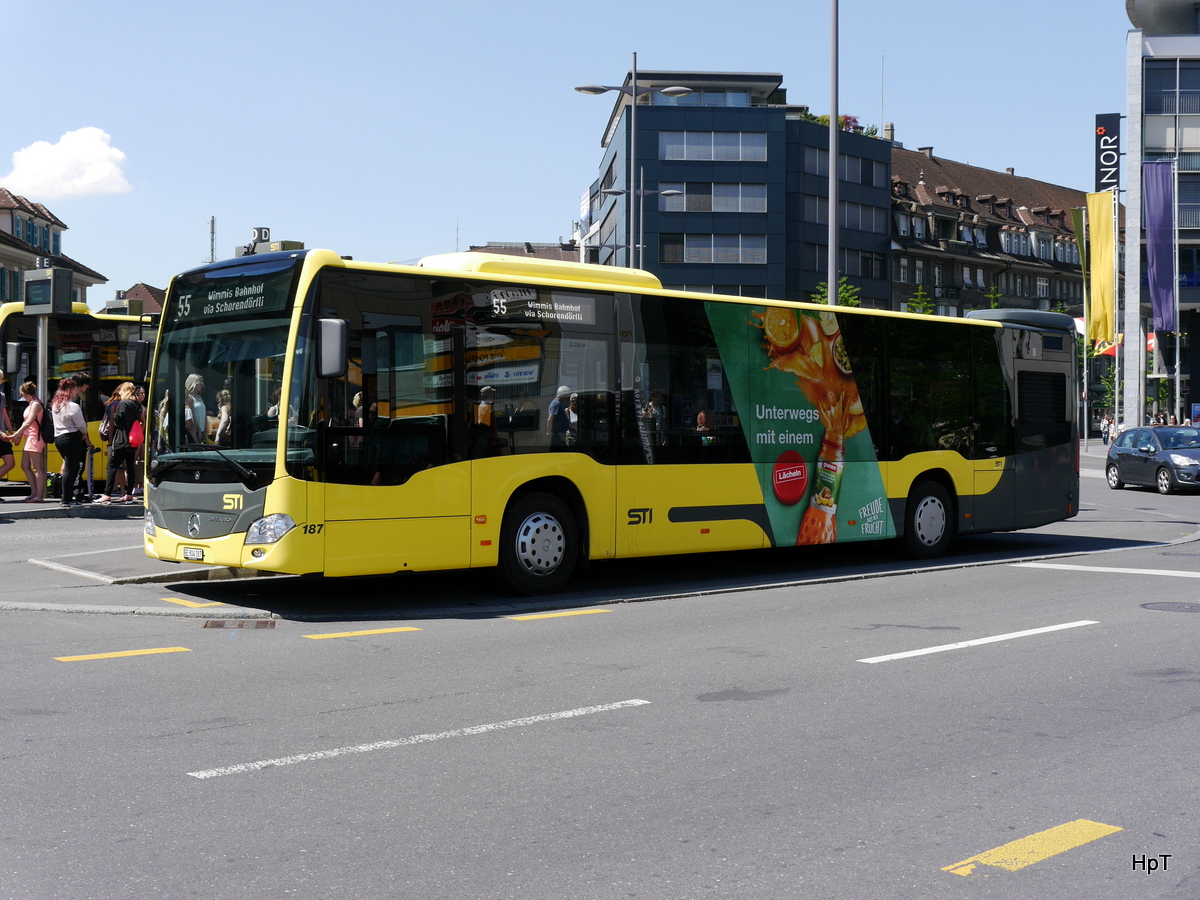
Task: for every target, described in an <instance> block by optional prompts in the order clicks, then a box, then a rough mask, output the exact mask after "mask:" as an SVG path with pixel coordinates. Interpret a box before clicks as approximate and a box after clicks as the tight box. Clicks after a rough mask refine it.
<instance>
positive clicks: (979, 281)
mask: <svg viewBox="0 0 1200 900" xmlns="http://www.w3.org/2000/svg"><path fill="white" fill-rule="evenodd" d="M975 284H976V285H978V287H979V289H980V290H981V291H982V290H983V289H984V288H985V287H987V282H986V281H984V279H983V269H976V270H975Z"/></svg>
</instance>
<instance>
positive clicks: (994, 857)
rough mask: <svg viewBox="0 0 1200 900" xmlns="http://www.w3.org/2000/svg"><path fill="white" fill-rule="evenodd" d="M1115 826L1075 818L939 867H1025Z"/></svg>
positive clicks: (961, 870)
mask: <svg viewBox="0 0 1200 900" xmlns="http://www.w3.org/2000/svg"><path fill="white" fill-rule="evenodd" d="M1121 830H1122V829H1120V828H1118V827H1117V826H1115V825H1105V824H1103V823H1102V822H1091V821H1089V820H1087V819H1076V820H1075V821H1074V822H1068V823H1067V824H1066V825H1059V826H1057V827H1056V828H1048V829H1047V830H1045V831H1039V832H1038V833H1037V834H1031V835H1029V837H1023V838H1021V839H1020V840H1016V841H1011V842H1010V843H1007V844H1005V845H1004V846H1002V847H996V848H995V849H994V850H985V851H984V852H983V853H979V854H976V855H975V856H972V857H970V858H969V859H964V860H963V861H962V862H959V863H955V864H954V865H952V866H945V867H943V868H942V871H943V872H953V873H954V874H955V875H962V876H964V877H965V876H967V875H970V874H971V873H972V872H974V871H975V867H976V866H995V867H996V868H999V869H1007V870H1008V871H1009V872H1016V871H1017V870H1018V869H1023V868H1025V867H1026V866H1032V865H1033V864H1034V863H1038V862H1041V861H1042V860H1044V859H1049V858H1050V857H1051V856H1057V855H1058V854H1060V853H1064V852H1066V851H1067V850H1073V849H1075V848H1076V847H1081V846H1083V845H1084V844H1087V843H1090V842H1091V841H1094V840H1097V839H1098V838H1102V837H1105V836H1106V835H1110V834H1114V833H1115V832H1118V831H1121Z"/></svg>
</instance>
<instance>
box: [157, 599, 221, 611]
mask: <svg viewBox="0 0 1200 900" xmlns="http://www.w3.org/2000/svg"><path fill="white" fill-rule="evenodd" d="M161 599H162V601H163V602H164V603H178V604H179V605H180V606H186V607H189V608H190V609H205V608H206V607H209V606H224V605H225V604H224V603H218V602H217V601H215V600H214V601H213V602H212V603H197V602H196V601H195V600H178V599H176V598H175V597H162V598H161Z"/></svg>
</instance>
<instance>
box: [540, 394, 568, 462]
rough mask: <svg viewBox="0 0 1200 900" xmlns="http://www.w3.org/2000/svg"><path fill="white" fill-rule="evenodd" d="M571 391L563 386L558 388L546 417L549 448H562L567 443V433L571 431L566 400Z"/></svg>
mask: <svg viewBox="0 0 1200 900" xmlns="http://www.w3.org/2000/svg"><path fill="white" fill-rule="evenodd" d="M570 396H571V389H570V388H569V387H567V386H566V385H565V384H564V385H562V386H560V387H559V389H558V392H557V393H556V394H555V395H554V399H553V400H551V401H550V408H549V409H548V410H547V415H546V434H548V435H550V446H551V447H564V446H566V443H567V433H568V432H569V431H570V430H571V415H570V413H569V412H568V411H567V410H568V398H569V397H570Z"/></svg>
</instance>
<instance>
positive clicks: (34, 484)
mask: <svg viewBox="0 0 1200 900" xmlns="http://www.w3.org/2000/svg"><path fill="white" fill-rule="evenodd" d="M21 398H22V399H23V400H24V401H25V417H24V419H23V421H22V423H21V427H20V428H18V429H17V430H16V431H14V432H12V433H11V434H7V435H5V438H7V439H8V440H9V441H10V442H12V443H16V441H17V439H18V438H20V437H22V436H24V437H25V444H24V446H23V447H22V448H21V469H22V470H23V471H24V472H25V480H26V481H27V482H28V483H29V498H28V499H27V500H25V501H24V502H25V503H45V502H46V465H45V459H44V458H43V457H42V451H43V450H45V449H46V442H45V441H43V440H42V419H43V418H44V417H45V407H44V406H42V401H41V400H39V399H38V397H37V385H36V384H34V383H33V382H32V381H27V382H25V383H24V384H23V385H21Z"/></svg>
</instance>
